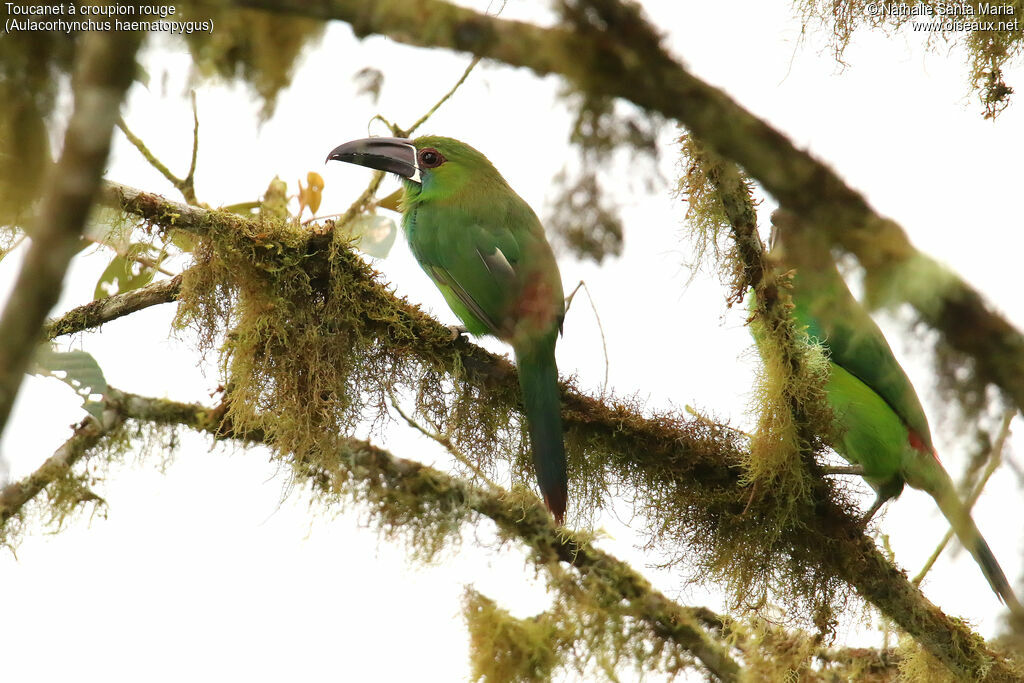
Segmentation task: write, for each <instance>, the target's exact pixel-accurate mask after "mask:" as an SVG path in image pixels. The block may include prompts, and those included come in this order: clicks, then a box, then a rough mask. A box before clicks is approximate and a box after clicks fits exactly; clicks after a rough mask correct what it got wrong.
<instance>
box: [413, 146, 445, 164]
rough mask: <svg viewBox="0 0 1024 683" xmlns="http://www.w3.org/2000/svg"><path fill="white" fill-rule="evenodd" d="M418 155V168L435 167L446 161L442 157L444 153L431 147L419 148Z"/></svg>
mask: <svg viewBox="0 0 1024 683" xmlns="http://www.w3.org/2000/svg"><path fill="white" fill-rule="evenodd" d="M418 156H419V162H420V168H437V167H438V166H440V165H441V164H443V163H444V162H445V161H447V159H445V158H444V155H443V154H441V153H440V152H438V151H437V150H436V149H434V148H433V147H427V148H426V149H422V150H420V153H419V155H418Z"/></svg>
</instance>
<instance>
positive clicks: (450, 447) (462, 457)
mask: <svg viewBox="0 0 1024 683" xmlns="http://www.w3.org/2000/svg"><path fill="white" fill-rule="evenodd" d="M388 398H389V399H391V406H392V407H393V408H394V409H395V410H396V411H398V414H399V415H400V416H401V417H402V419H403V420H405V421H406V423H408V425H409V426H410V427H412V428H413V429H415V430H416V431H418V432H419V433H420V434H423V435H424V436H426V437H427V438H429V439H431V440H433V441H436V442H437V443H439V444H441V445H442V446H444V447H445V450H447V451H448V452H449V453H451V454H452V456H453V457H454V458H455V459H456V460H458V461H459V462H460V463H462V464H463V465H465V466H466V467H468V468H469V469H470V471H471V472H473V474H474V475H476V476H477V478H479V479H480V480H481V481H483V482H484V483H486V484H487V485H488V486H490V487H491V488H492V489H496V490H502V489H501V487H500V486H498V485H497V484H495V483H494V482H493V481H492V480H491V478H490V477H488V476H487V475H486V474H484V472H483V470H481V469H480V468H479V467H477V465H476V463H474V462H473V461H472V460H471V459H470V458H468V457H467V456H466V454H465V453H463V452H462V451H460V450H459V449H458V448H456V446H455V444H454V443H452V440H451V437H449V436H448V435H447V434H438V433H437V432H432V431H430V430H428V429H427V428H426V427H424V426H423V425H421V424H420V423H419V422H417V421H416V420H414V419H413V418H412V417H411V416H410V415H408V414H407V413H406V412H405V411H404V410H402V406H400V405H399V404H398V399H397V398H395V395H394V393H392V392H391V390H390V389H389V390H388Z"/></svg>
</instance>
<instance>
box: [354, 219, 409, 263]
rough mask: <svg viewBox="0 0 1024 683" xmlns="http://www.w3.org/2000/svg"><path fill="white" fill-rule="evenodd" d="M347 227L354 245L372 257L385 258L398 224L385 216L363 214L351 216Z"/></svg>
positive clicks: (392, 242) (396, 232)
mask: <svg viewBox="0 0 1024 683" xmlns="http://www.w3.org/2000/svg"><path fill="white" fill-rule="evenodd" d="M347 227H348V231H349V234H350V235H352V237H354V238H356V240H355V245H356V247H357V248H358V249H359V250H360V251H363V252H365V253H367V254H369V255H370V256H373V257H374V258H387V255H388V253H390V252H391V247H392V246H393V245H394V244H395V235H397V234H398V226H397V225H395V222H394V221H393V220H391V219H390V218H387V217H386V216H375V215H371V214H363V215H361V216H356V217H355V218H353V219H352V222H351V223H349V224H348V226H347Z"/></svg>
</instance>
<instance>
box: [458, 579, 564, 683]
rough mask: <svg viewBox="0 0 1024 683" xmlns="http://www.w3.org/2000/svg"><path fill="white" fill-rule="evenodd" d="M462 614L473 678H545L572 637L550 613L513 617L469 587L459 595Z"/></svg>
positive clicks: (501, 681)
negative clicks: (529, 616)
mask: <svg viewBox="0 0 1024 683" xmlns="http://www.w3.org/2000/svg"><path fill="white" fill-rule="evenodd" d="M463 614H464V615H465V617H466V626H467V627H468V629H469V643H470V655H469V661H470V666H471V668H472V676H473V680H474V681H492V682H494V683H504V682H505V681H509V682H510V683H511V682H513V681H548V680H550V679H551V675H552V673H553V672H554V670H555V667H556V666H557V665H558V663H559V661H560V659H561V658H560V654H561V652H560V651H561V650H563V649H564V644H565V643H566V642H567V641H568V642H571V641H572V635H571V633H566V632H565V631H564V628H563V627H562V625H561V624H559V623H558V621H557V619H555V618H553V617H552V615H550V614H540V615H538V616H536V617H531V618H529V619H516V618H515V617H513V616H512V615H510V614H509V613H508V612H506V611H505V610H503V609H502V608H500V607H498V606H497V605H496V604H495V603H494V601H493V600H491V599H489V598H487V597H485V596H484V595H482V594H480V593H477V592H476V591H474V590H472V589H467V590H466V594H465V597H464V598H463Z"/></svg>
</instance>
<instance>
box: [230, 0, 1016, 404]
mask: <svg viewBox="0 0 1024 683" xmlns="http://www.w3.org/2000/svg"><path fill="white" fill-rule="evenodd" d="M236 4H238V5H241V6H245V7H254V8H259V9H265V10H270V11H276V12H286V13H289V14H296V15H302V16H310V17H315V18H319V19H337V20H341V21H345V22H348V23H349V24H351V25H352V28H353V30H354V31H355V33H356V35H359V36H365V35H369V34H374V33H376V34H383V35H387V36H389V37H391V38H392V39H394V40H397V41H399V42H403V43H408V44H411V45H418V46H423V47H441V48H448V49H452V50H459V51H463V52H469V53H472V54H475V55H478V56H481V57H488V58H491V59H495V60H497V61H501V62H504V63H506V64H509V65H512V66H522V67H527V68H529V69H532V70H533V71H534V72H536V73H537V74H539V75H542V76H543V75H547V74H550V73H558V74H561V75H562V76H564V77H565V78H566V79H567V80H569V81H570V82H571V83H573V84H574V85H575V86H576V87H578V88H580V89H582V90H585V91H587V92H591V93H594V94H602V95H610V96H614V97H621V98H624V99H627V100H630V101H632V102H634V103H635V104H637V105H639V106H641V107H644V108H645V109H648V110H650V111H654V112H658V113H661V114H664V115H665V116H668V117H670V118H674V119H676V120H677V121H679V122H681V123H683V124H684V125H685V126H686V127H687V128H689V129H690V131H691V132H692V133H694V134H695V135H696V136H697V137H699V138H700V139H701V140H703V141H704V142H706V143H708V144H710V145H711V146H712V147H714V148H715V150H716V151H718V152H719V153H721V154H722V155H724V156H726V157H728V158H730V159H732V160H734V161H735V162H737V163H738V164H740V165H741V166H742V167H743V168H744V169H745V170H746V171H747V172H748V173H749V174H750V175H751V177H753V178H756V179H757V180H758V182H760V184H761V185H762V186H763V187H764V188H765V189H766V190H767V191H768V192H770V193H771V194H772V195H773V196H774V197H775V198H776V199H777V200H778V201H779V203H780V204H781V205H782V206H783V207H784V208H787V209H789V210H792V211H794V212H796V213H798V214H800V215H801V216H802V217H803V218H804V219H805V220H807V221H810V222H813V223H814V224H816V225H818V226H820V227H821V228H822V229H825V230H830V231H832V233H833V238H834V239H835V241H836V242H837V243H838V244H840V245H841V246H842V247H843V248H845V249H847V250H849V251H851V252H852V253H853V254H855V255H856V256H857V258H858V259H859V260H860V262H861V263H862V264H863V265H864V267H865V268H866V269H867V270H868V271H869V273H870V272H884V273H885V274H886V275H887V276H890V277H892V280H893V281H894V282H898V281H899V277H898V272H899V271H900V270H901V269H902V268H905V267H911V266H913V267H915V268H920V267H922V266H923V267H926V268H927V269H928V270H929V271H930V272H932V273H933V274H934V279H935V282H936V285H935V288H932V289H929V290H927V291H925V290H924V288H915V289H899V288H897V289H896V293H897V294H898V295H899V296H900V297H902V298H903V299H904V300H906V301H907V302H908V303H910V304H911V305H912V306H913V307H914V308H915V309H916V310H917V311H918V313H919V314H920V315H921V317H922V319H923V320H924V321H925V322H927V323H928V324H929V325H931V326H933V327H934V328H936V329H937V330H939V331H940V332H942V333H943V335H944V336H945V337H946V339H947V341H948V342H949V343H950V345H951V346H953V347H954V348H956V349H957V350H959V351H961V352H963V353H965V354H968V355H969V356H971V357H972V358H973V359H975V361H977V367H978V372H979V374H980V376H981V378H982V379H984V380H985V381H986V382H991V383H993V384H995V385H997V386H999V387H1000V388H1001V389H1003V390H1004V391H1005V392H1006V393H1007V394H1009V395H1010V396H1012V397H1013V400H1014V402H1015V403H1016V405H1017V406H1018V407H1019V408H1024V337H1022V335H1021V334H1020V332H1018V331H1017V330H1016V329H1014V327H1013V326H1012V325H1011V324H1010V323H1009V322H1008V321H1007V320H1006V318H1004V317H1003V316H1002V315H1000V314H998V313H997V312H995V311H994V310H993V309H992V307H991V306H990V305H989V304H988V303H987V302H986V301H985V300H984V298H983V297H982V296H981V294H979V293H978V292H977V291H976V290H975V289H973V288H972V287H971V286H970V285H969V284H968V283H966V282H965V281H963V280H962V279H960V278H959V277H958V276H956V275H955V274H954V273H952V272H951V271H949V270H948V269H946V268H944V267H943V266H941V265H939V264H938V263H936V262H935V261H934V260H932V259H931V258H929V257H927V256H925V255H923V254H921V253H920V252H918V251H917V250H916V249H915V248H914V247H913V246H912V245H911V244H910V241H909V240H908V239H907V236H906V234H905V233H904V231H903V230H902V228H900V226H899V225H897V224H896V223H894V222H893V221H890V220H886V219H884V218H882V217H881V216H879V215H878V214H877V213H876V212H875V211H874V210H873V209H872V208H871V207H870V206H869V205H868V203H867V201H865V199H864V197H863V196H861V194H860V193H859V192H857V191H856V190H854V189H852V188H850V187H849V186H847V185H846V183H844V182H843V180H842V179H841V178H839V176H837V175H836V174H835V172H833V171H832V169H830V168H829V167H828V166H826V165H825V164H823V163H821V162H820V161H818V160H817V159H815V158H814V157H812V156H811V155H810V154H808V153H807V152H804V151H802V150H800V149H797V148H796V147H795V146H794V145H793V143H792V142H791V141H790V140H789V139H788V138H787V137H786V136H785V135H783V134H782V133H780V132H779V131H777V130H775V129H774V128H772V127H771V126H769V125H768V124H767V123H765V122H764V121H762V120H761V119H759V118H757V117H756V116H754V115H753V114H751V113H750V112H749V111H747V110H746V109H744V108H743V107H742V106H740V105H739V104H737V103H736V102H735V101H733V100H732V99H731V98H730V97H729V96H728V95H726V94H725V93H724V92H723V91H721V90H719V89H718V88H715V87H713V86H711V85H709V84H707V83H705V82H704V81H702V80H700V79H698V78H697V77H695V76H694V75H693V74H691V73H690V72H689V71H687V70H686V69H685V68H684V67H683V66H682V65H681V64H680V63H679V62H678V61H677V60H676V59H675V58H674V57H673V56H671V55H670V54H668V52H666V51H665V50H664V48H663V47H661V45H660V36H659V35H658V34H657V32H656V31H655V30H654V29H653V28H652V27H651V26H650V25H649V24H648V23H647V22H646V21H645V20H644V19H643V18H642V17H641V16H640V13H639V11H637V10H636V9H635V8H634V7H633V6H632V5H624V4H621V3H620V2H619V1H618V0H563V2H562V7H563V12H564V14H565V15H566V17H567V20H568V26H566V27H556V28H549V29H545V28H540V27H537V26H533V25H530V24H526V23H523V22H518V21H510V20H505V19H498V18H496V17H492V16H487V15H483V14H478V13H477V12H474V11H472V10H469V9H465V8H461V7H456V6H454V5H451V4H449V3H447V2H443V1H442V0H390V1H389V2H387V3H377V2H370V1H367V0H324V1H323V2H317V3H307V2H303V1H302V0H236ZM424 17H430V21H424Z"/></svg>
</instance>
